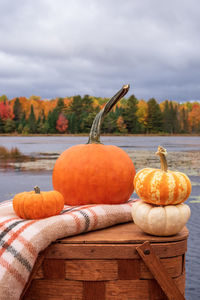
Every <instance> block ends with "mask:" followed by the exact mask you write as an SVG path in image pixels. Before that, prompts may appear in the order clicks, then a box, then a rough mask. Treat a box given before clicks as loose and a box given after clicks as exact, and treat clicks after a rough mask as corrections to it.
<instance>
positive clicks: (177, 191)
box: [134, 146, 191, 205]
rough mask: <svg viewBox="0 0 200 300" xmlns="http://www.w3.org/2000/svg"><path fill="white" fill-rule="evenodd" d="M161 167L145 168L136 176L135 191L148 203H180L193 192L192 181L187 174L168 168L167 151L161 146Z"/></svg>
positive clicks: (158, 153)
mask: <svg viewBox="0 0 200 300" xmlns="http://www.w3.org/2000/svg"><path fill="white" fill-rule="evenodd" d="M156 154H157V155H159V156H160V161H161V169H153V168H145V169H142V170H140V171H138V172H137V173H136V175H135V178H134V186H135V191H136V193H137V194H138V196H139V197H140V198H141V199H142V200H144V201H145V202H147V203H152V204H157V205H170V204H179V203H182V202H184V201H185V200H186V199H187V198H188V197H189V195H190V193H191V182H190V179H189V178H188V177H187V175H186V174H184V173H181V172H175V171H170V170H168V166H167V160H166V154H167V151H166V149H164V148H163V147H161V146H159V147H158V151H157V152H156Z"/></svg>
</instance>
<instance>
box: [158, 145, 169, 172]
mask: <svg viewBox="0 0 200 300" xmlns="http://www.w3.org/2000/svg"><path fill="white" fill-rule="evenodd" d="M156 154H157V155H159V156H160V163H161V170H162V171H164V172H167V170H168V165H167V159H166V155H167V151H166V149H165V148H163V147H162V146H158V151H157V152H156Z"/></svg>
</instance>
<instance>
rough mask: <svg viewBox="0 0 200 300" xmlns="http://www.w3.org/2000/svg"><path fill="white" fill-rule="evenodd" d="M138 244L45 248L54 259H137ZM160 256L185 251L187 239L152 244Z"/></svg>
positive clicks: (69, 245) (51, 246) (53, 246)
mask: <svg viewBox="0 0 200 300" xmlns="http://www.w3.org/2000/svg"><path fill="white" fill-rule="evenodd" d="M137 247H138V244H131V245H130V244H127V245H123V244H122V245H118V244H115V245H107V244H81V245H80V244H59V243H58V244H52V245H50V246H49V247H48V248H47V250H46V251H47V252H46V258H55V259H88V258H90V259H139V258H140V257H139V255H138V253H137V250H136V248H137ZM152 247H153V249H154V250H155V252H156V255H158V256H159V257H161V258H164V257H173V256H179V255H182V254H184V253H185V252H186V251H187V240H183V241H179V242H170V243H158V244H153V245H152Z"/></svg>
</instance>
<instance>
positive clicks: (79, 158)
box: [53, 85, 135, 205]
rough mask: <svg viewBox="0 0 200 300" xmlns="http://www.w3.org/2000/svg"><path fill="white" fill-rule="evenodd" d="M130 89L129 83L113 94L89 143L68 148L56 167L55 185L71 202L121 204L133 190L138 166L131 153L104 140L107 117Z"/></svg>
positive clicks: (67, 202) (93, 126) (94, 124)
mask: <svg viewBox="0 0 200 300" xmlns="http://www.w3.org/2000/svg"><path fill="white" fill-rule="evenodd" d="M128 90H129V85H125V86H123V88H122V89H121V90H120V91H119V92H118V93H117V94H116V95H115V96H113V97H112V98H111V99H110V100H109V101H108V102H107V104H106V105H105V107H104V108H103V109H102V110H101V111H100V112H99V113H98V114H97V116H96V118H95V119H94V122H93V124H92V128H91V131H90V136H89V141H88V144H86V145H76V146H73V147H71V148H69V149H67V150H65V151H64V152H63V153H62V154H61V155H60V157H59V158H58V159H57V161H56V163H55V166H54V170H53V187H54V189H55V190H57V191H59V192H60V193H62V194H63V196H64V199H65V203H66V204H68V205H82V204H89V203H96V204H100V203H104V204H118V203H124V202H126V201H127V200H128V199H129V197H130V196H131V194H132V193H133V190H134V186H133V179H134V176H135V168H134V165H133V162H132V160H131V158H130V157H129V156H128V154H127V153H126V152H125V151H123V150H122V149H120V148H119V147H116V146H112V145H108V146H107V145H103V144H102V143H100V126H101V123H102V120H103V118H104V117H105V116H106V114H107V113H108V112H109V111H110V110H111V109H112V107H113V106H114V105H115V104H116V103H117V101H119V100H120V99H121V98H122V97H123V96H124V95H125V94H126V93H127V92H128Z"/></svg>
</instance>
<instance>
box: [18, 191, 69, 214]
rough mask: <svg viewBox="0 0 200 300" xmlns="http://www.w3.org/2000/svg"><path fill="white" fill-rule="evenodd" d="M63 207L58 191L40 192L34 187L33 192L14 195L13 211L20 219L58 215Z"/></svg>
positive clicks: (62, 199)
mask: <svg viewBox="0 0 200 300" xmlns="http://www.w3.org/2000/svg"><path fill="white" fill-rule="evenodd" d="M63 207H64V198H63V195H62V194H61V193H59V192H58V191H48V192H41V191H40V189H39V187H38V186H36V187H35V188H34V191H30V192H23V193H19V194H16V195H15V196H14V198H13V209H14V211H15V213H16V214H17V215H18V216H19V217H20V218H22V219H42V218H48V217H51V216H54V215H58V214H59V213H60V212H61V210H62V209H63Z"/></svg>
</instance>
